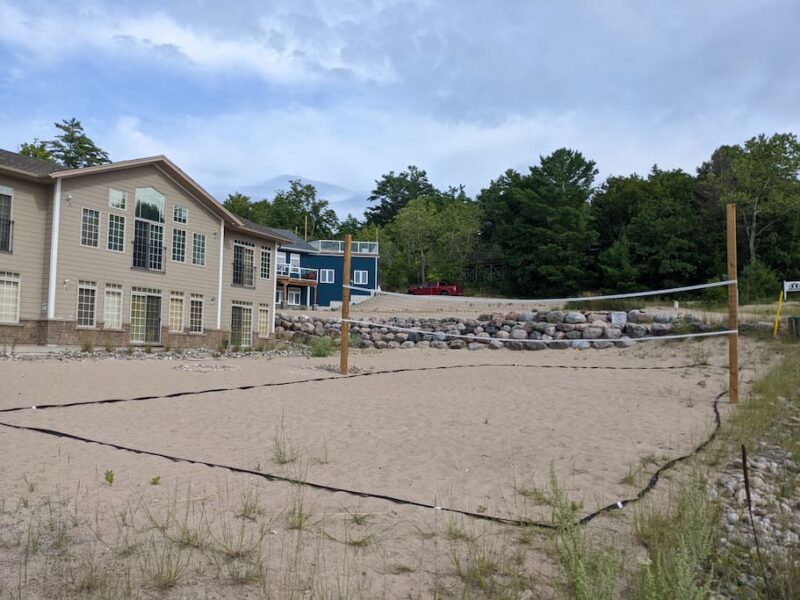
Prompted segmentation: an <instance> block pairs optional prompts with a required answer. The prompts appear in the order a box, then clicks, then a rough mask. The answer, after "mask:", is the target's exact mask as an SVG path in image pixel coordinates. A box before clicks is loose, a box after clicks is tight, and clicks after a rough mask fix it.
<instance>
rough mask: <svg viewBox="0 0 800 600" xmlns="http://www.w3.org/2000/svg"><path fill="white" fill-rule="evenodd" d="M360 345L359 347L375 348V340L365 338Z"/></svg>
mask: <svg viewBox="0 0 800 600" xmlns="http://www.w3.org/2000/svg"><path fill="white" fill-rule="evenodd" d="M358 346H359V348H374V347H375V342H373V341H372V340H364V339H362V340H361V343H360V344H359V345H358Z"/></svg>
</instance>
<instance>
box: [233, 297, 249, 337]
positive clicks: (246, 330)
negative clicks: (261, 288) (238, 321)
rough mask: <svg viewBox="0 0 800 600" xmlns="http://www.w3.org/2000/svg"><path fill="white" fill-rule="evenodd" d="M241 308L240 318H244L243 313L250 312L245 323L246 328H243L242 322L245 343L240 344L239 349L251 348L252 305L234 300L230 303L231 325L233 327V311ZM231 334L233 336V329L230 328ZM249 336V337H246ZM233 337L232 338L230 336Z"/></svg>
mask: <svg viewBox="0 0 800 600" xmlns="http://www.w3.org/2000/svg"><path fill="white" fill-rule="evenodd" d="M234 307H236V308H241V309H242V316H243V317H244V314H245V313H244V311H246V310H247V311H250V319H249V322H248V323H247V327H244V320H243V321H242V333H243V334H244V337H245V340H243V341H245V343H244V344H241V345H240V346H239V347H240V348H251V347H252V346H253V303H252V302H246V301H244V300H234V301H232V302H231V325H233V309H234ZM231 334H233V327H231ZM248 334H249V335H248ZM231 337H233V336H231Z"/></svg>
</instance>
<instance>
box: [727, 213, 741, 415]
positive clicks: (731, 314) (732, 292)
mask: <svg viewBox="0 0 800 600" xmlns="http://www.w3.org/2000/svg"><path fill="white" fill-rule="evenodd" d="M727 217H728V218H727V232H728V279H729V280H731V281H736V279H737V266H736V204H734V203H733V202H731V203H730V204H728V206H727ZM728 329H730V330H732V331H735V330H738V329H739V285H738V284H737V283H732V284H730V285H729V286H728ZM728 397H729V398H730V401H731V404H736V403H737V402H738V401H739V334H738V333H731V334H730V335H729V336H728Z"/></svg>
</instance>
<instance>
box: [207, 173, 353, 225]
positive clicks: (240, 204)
mask: <svg viewBox="0 0 800 600" xmlns="http://www.w3.org/2000/svg"><path fill="white" fill-rule="evenodd" d="M223 204H224V206H225V208H227V209H228V210H230V211H231V212H233V213H235V214H237V215H239V216H241V217H244V218H246V219H250V220H251V221H254V222H255V223H258V224H260V225H266V226H268V227H279V228H282V229H289V230H291V231H295V232H297V233H298V235H304V234H305V233H306V227H308V231H307V233H308V239H318V238H330V237H333V235H334V233H335V232H336V231H338V229H339V219H338V217H337V216H336V213H335V212H334V211H333V209H331V208H330V207H329V204H328V201H327V200H324V199H322V198H317V189H316V188H315V187H314V186H313V185H311V184H310V183H307V184H304V183H303V182H301V181H300V180H299V179H295V180H292V181H290V182H289V189H288V190H280V191H278V192H277V193H276V194H275V197H274V198H273V199H272V200H271V201H270V200H267V199H264V200H259V201H258V202H252V200H251V198H250V197H249V196H245V195H243V194H240V193H239V192H236V193H234V194H229V195H228V198H227V199H226V200H225V202H224V203H223ZM306 219H308V220H307V221H306Z"/></svg>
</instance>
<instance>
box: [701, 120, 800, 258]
mask: <svg viewBox="0 0 800 600" xmlns="http://www.w3.org/2000/svg"><path fill="white" fill-rule="evenodd" d="M798 173H800V142H798V140H797V137H796V136H795V135H794V134H792V133H776V134H774V135H773V136H771V137H766V136H765V135H764V134H760V135H758V136H756V137H753V138H750V139H749V140H747V141H746V142H745V143H744V144H743V145H741V146H721V147H720V148H718V149H717V150H716V151H715V152H714V154H713V155H712V157H711V160H710V161H709V162H707V163H704V164H703V165H702V166H701V167H700V168H699V169H698V174H699V176H700V178H701V189H702V191H703V193H704V194H705V195H706V196H707V197H712V198H715V199H717V200H718V201H719V202H720V203H722V204H726V203H728V202H735V203H736V205H737V214H738V217H739V219H740V220H741V223H742V225H743V227H744V233H745V236H746V241H747V252H748V261H749V262H750V263H755V262H756V261H757V260H758V258H759V252H760V242H761V240H762V239H763V237H764V236H765V234H767V233H768V232H770V231H771V230H772V229H774V228H776V227H777V226H779V225H780V224H781V222H782V221H784V220H785V219H786V217H787V216H790V215H792V214H794V213H795V212H796V211H799V210H800V180H798Z"/></svg>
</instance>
